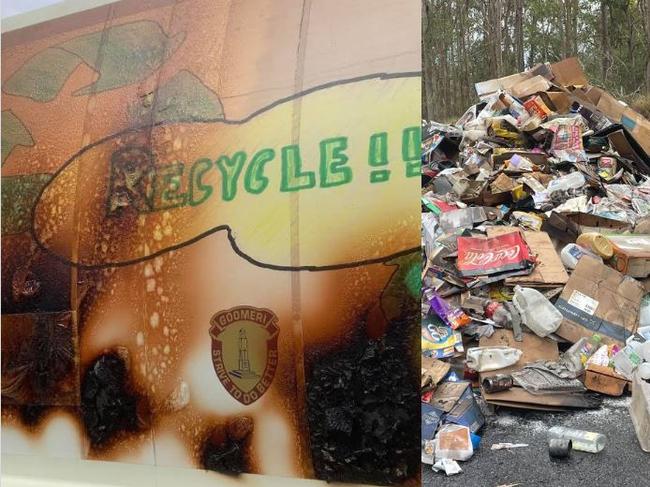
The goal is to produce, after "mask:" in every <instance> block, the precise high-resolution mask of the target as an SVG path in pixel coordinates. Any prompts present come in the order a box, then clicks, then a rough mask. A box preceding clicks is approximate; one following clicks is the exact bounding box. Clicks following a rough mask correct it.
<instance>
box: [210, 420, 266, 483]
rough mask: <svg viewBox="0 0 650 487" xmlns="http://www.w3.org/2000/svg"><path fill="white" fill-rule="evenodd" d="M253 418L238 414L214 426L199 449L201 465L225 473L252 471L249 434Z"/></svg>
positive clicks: (251, 429) (233, 473) (250, 434)
mask: <svg viewBox="0 0 650 487" xmlns="http://www.w3.org/2000/svg"><path fill="white" fill-rule="evenodd" d="M253 426H254V423H253V420H252V418H250V417H248V416H238V417H235V418H233V419H231V420H229V421H228V422H227V423H226V424H225V425H223V424H221V425H217V426H215V427H214V428H213V429H212V430H211V431H210V432H209V434H208V435H207V436H206V438H205V440H204V442H203V448H202V451H201V458H200V462H201V467H202V468H204V469H206V470H212V471H213V472H219V473H223V474H226V475H239V474H241V473H251V472H252V460H251V451H250V450H251V445H250V441H251V436H252V432H253Z"/></svg>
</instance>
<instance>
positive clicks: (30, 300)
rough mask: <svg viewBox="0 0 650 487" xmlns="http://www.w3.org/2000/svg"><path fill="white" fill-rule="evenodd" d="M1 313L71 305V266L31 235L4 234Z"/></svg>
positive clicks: (46, 309)
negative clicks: (51, 254)
mask: <svg viewBox="0 0 650 487" xmlns="http://www.w3.org/2000/svg"><path fill="white" fill-rule="evenodd" d="M3 238H6V239H8V242H5V243H3V246H2V313H3V314H16V313H34V312H55V311H65V310H68V309H70V286H69V285H65V284H64V285H62V283H69V282H70V267H69V266H68V265H67V264H65V263H63V262H59V261H58V260H57V259H55V258H54V257H52V256H50V255H49V254H47V253H45V252H43V251H40V250H37V249H36V248H35V245H34V243H33V241H32V239H31V237H30V236H29V235H26V234H21V235H9V236H3Z"/></svg>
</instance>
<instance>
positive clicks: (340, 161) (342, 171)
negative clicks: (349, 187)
mask: <svg viewBox="0 0 650 487" xmlns="http://www.w3.org/2000/svg"><path fill="white" fill-rule="evenodd" d="M347 148H348V139H347V138H346V137H334V138H331V139H325V140H323V141H321V143H320V186H321V188H331V187H332V186H339V185H341V184H346V183H349V182H350V181H352V168H350V167H348V166H346V164H347V163H348V156H347V155H346V154H345V153H344V151H345V150H346V149H347Z"/></svg>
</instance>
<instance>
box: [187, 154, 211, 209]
mask: <svg viewBox="0 0 650 487" xmlns="http://www.w3.org/2000/svg"><path fill="white" fill-rule="evenodd" d="M211 168H212V161H211V160H210V159H208V158H206V157H204V158H202V159H199V160H198V161H196V162H195V163H194V164H192V168H191V169H190V189H189V203H190V205H191V206H197V205H200V204H201V203H203V202H204V201H205V200H207V199H208V198H209V197H210V196H211V195H212V186H210V185H208V184H203V183H202V182H201V178H202V177H203V175H204V174H205V173H206V172H208V171H209V170H210V169H211ZM199 193H202V194H200V196H199Z"/></svg>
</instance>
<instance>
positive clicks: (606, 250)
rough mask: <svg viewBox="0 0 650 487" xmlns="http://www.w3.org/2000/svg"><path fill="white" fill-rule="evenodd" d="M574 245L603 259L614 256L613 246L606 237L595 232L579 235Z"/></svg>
mask: <svg viewBox="0 0 650 487" xmlns="http://www.w3.org/2000/svg"><path fill="white" fill-rule="evenodd" d="M576 243H577V244H578V245H580V246H581V247H585V248H586V249H589V250H591V251H592V252H594V253H595V254H597V255H599V256H600V257H602V258H603V259H611V258H612V256H613V255H614V245H612V242H610V241H609V240H608V239H607V237H605V236H604V235H601V234H600V233H597V232H587V233H583V234H581V235H580V236H579V237H578V239H577V240H576Z"/></svg>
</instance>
